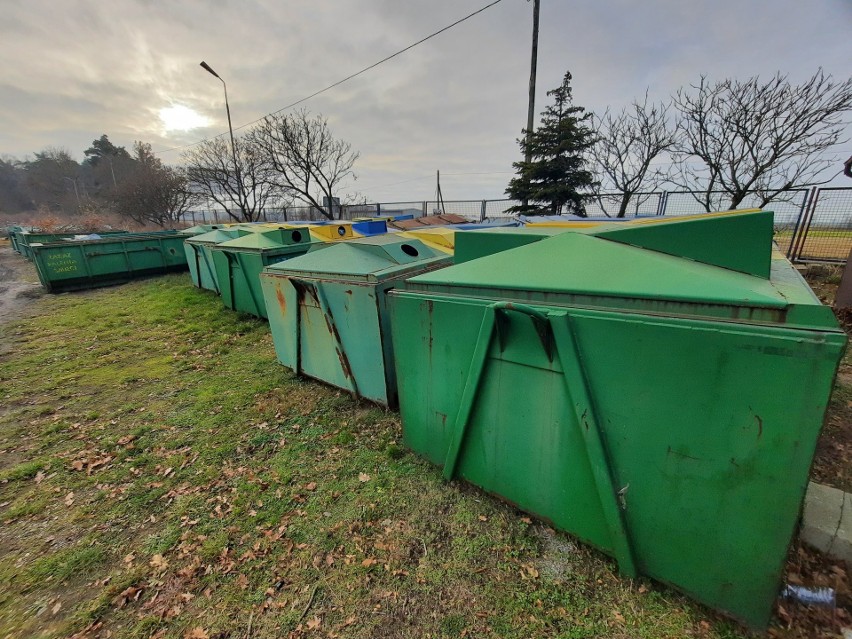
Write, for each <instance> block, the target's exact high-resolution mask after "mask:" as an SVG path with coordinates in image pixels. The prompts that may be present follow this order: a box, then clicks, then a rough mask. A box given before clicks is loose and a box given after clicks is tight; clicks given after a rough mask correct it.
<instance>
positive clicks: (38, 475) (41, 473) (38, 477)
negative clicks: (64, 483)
mask: <svg viewBox="0 0 852 639" xmlns="http://www.w3.org/2000/svg"><path fill="white" fill-rule="evenodd" d="M45 476H46V475H45V474H44V471H41V470H40V471H38V472H37V473H36V475H35V483H37V484H40V483H41V482H43V481H44V478H45Z"/></svg>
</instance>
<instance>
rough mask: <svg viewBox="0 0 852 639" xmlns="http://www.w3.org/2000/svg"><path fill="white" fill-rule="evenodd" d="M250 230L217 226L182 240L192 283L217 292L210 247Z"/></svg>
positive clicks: (245, 233)
mask: <svg viewBox="0 0 852 639" xmlns="http://www.w3.org/2000/svg"><path fill="white" fill-rule="evenodd" d="M252 232H253V231H252V230H251V229H249V228H245V227H242V226H239V227H230V228H227V229H225V228H217V229H215V230H213V231H208V232H207V233H201V234H200V235H195V236H193V237H190V238H187V239H186V241H185V242H184V253H185V255H186V263H187V264H188V265H189V276H190V278H191V279H192V283H193V285H195V286H197V287H198V288H203V289H206V290H208V291H214V292H216V293H218V292H219V284H218V282H217V279H216V268H215V267H214V265H213V253H212V251H211V248H210V247H211V246H215V245H216V244H220V243H221V242H227V241H228V240H233V239H236V238H238V237H242V236H244V235H249V234H251V233H252Z"/></svg>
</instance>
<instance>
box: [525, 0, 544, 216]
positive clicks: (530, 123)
mask: <svg viewBox="0 0 852 639" xmlns="http://www.w3.org/2000/svg"><path fill="white" fill-rule="evenodd" d="M527 2H529V0H527ZM540 9H541V2H540V0H533V32H532V59H531V61H530V98H529V106H528V107H527V140H526V153H524V162H525V163H526V164H527V166H529V163H530V162H532V145H531V141H532V132H533V127H534V123H535V74H536V65H537V64H538V15H539V11H540ZM529 203H530V202H529V200H528V199H527V198H524V206H525V207H526V206H527V205H528V204H529Z"/></svg>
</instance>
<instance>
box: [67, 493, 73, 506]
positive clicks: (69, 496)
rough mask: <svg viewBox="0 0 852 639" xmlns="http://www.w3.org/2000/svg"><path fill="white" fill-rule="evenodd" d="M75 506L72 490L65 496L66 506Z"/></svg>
mask: <svg viewBox="0 0 852 639" xmlns="http://www.w3.org/2000/svg"><path fill="white" fill-rule="evenodd" d="M73 504H74V491H73V490H72V491H71V492H70V493H68V494H67V495H65V505H66V506H72V505H73Z"/></svg>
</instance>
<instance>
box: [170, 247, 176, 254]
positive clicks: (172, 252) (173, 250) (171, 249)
mask: <svg viewBox="0 0 852 639" xmlns="http://www.w3.org/2000/svg"><path fill="white" fill-rule="evenodd" d="M169 253H171V254H172V255H176V254H177V251H176V250H175V249H173V248H170V249H169Z"/></svg>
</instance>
